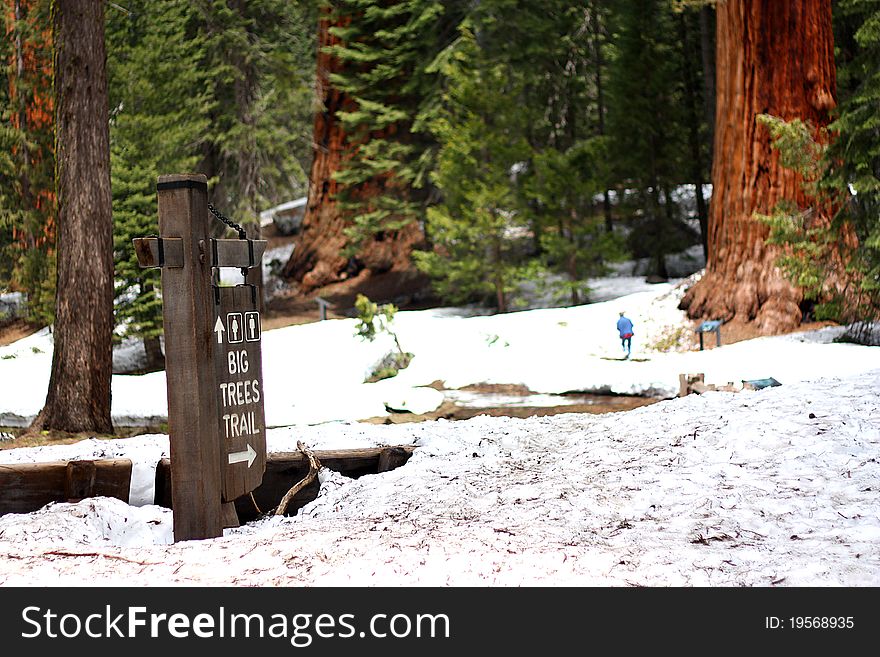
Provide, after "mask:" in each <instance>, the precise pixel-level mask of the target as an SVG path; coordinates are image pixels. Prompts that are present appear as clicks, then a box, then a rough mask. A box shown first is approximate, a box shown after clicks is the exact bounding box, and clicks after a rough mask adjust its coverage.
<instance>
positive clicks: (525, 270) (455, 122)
mask: <svg viewBox="0 0 880 657" xmlns="http://www.w3.org/2000/svg"><path fill="white" fill-rule="evenodd" d="M443 73H444V75H445V77H446V79H447V81H448V82H447V84H448V85H449V89H448V92H447V95H446V99H445V107H446V109H445V111H444V112H443V114H441V115H440V116H439V117H438V118H437V119H435V120H434V121H433V122H432V130H433V132H434V134H435V135H436V136H437V140H438V142H439V143H440V144H441V147H440V152H439V155H438V162H437V168H436V171H435V172H434V174H433V179H434V182H435V183H436V184H437V186H438V187H439V188H440V189H441V190H442V193H443V202H442V203H439V204H437V205H436V206H432V207H430V208H429V209H428V217H427V229H428V232H429V234H430V236H431V239H432V242H433V244H434V248H433V250H432V251H425V252H416V253H414V258H415V260H416V263H417V265H418V266H419V268H420V269H422V270H423V271H425V272H426V273H427V274H428V275H429V276H431V278H432V279H434V285H435V289H436V290H437V292H438V293H439V294H440V295H441V296H442V297H444V298H445V299H447V300H449V301H451V302H452V303H461V302H464V301H473V300H479V301H485V300H489V299H491V302H492V303H493V305H494V306H495V308H496V309H497V310H498V312H506V311H507V310H509V309H510V295H511V293H512V292H514V291H515V290H516V288H517V286H518V284H519V283H521V282H522V281H523V280H525V279H527V278H529V277H531V276H533V275H534V274H535V266H536V263H535V261H533V260H532V261H530V260H529V259H528V257H527V256H528V248H529V247H528V244H529V241H530V239H529V237H528V222H527V219H526V218H525V217H524V216H522V214H518V213H517V212H516V209H517V198H516V190H515V181H514V180H513V176H512V172H514V171H516V168H517V166H520V165H521V164H522V162H523V161H524V160H525V158H526V157H527V155H528V153H529V148H528V144H527V142H526V140H525V138H524V137H523V135H524V134H525V129H524V124H523V120H524V116H523V113H522V112H520V105H519V104H518V103H517V99H518V98H520V97H521V92H522V87H521V84H522V82H521V80H519V79H518V78H517V76H516V75H515V72H514V71H513V70H512V69H511V68H510V67H509V66H507V65H506V63H504V62H489V61H487V60H485V59H482V58H481V57H480V53H479V52H478V46H477V39H476V37H475V35H474V33H473V32H471V31H469V30H468V29H467V26H465V27H463V29H462V36H461V38H460V40H459V42H458V44H457V45H456V47H455V49H454V50H452V51H450V53H449V57H448V58H447V60H446V63H445V64H444V65H443Z"/></svg>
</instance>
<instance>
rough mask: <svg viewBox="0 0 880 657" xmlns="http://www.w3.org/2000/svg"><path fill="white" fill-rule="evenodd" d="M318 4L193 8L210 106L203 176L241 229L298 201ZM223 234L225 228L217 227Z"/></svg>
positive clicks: (236, 3) (228, 1) (272, 1)
mask: <svg viewBox="0 0 880 657" xmlns="http://www.w3.org/2000/svg"><path fill="white" fill-rule="evenodd" d="M316 5H317V2H316V1H314V0H308V1H306V2H297V3H291V2H289V0H248V1H247V2H245V1H244V0H206V1H205V2H200V3H196V4H195V7H196V12H197V16H198V24H197V34H198V35H199V37H200V38H201V39H202V41H203V43H204V48H203V50H202V55H201V59H199V60H197V62H196V65H197V66H199V67H200V68H201V69H202V70H203V71H205V72H206V74H207V76H208V77H207V85H208V93H209V97H210V99H211V106H210V110H209V119H210V123H209V129H208V130H207V131H206V133H205V134H204V139H203V140H202V159H201V162H200V165H199V169H200V171H201V172H202V173H205V174H206V175H207V176H208V183H209V186H210V190H211V191H210V193H211V196H210V199H211V202H212V203H213V205H214V206H216V207H217V208H218V209H219V210H221V211H222V212H223V213H224V214H226V215H227V216H229V217H232V218H234V219H235V220H236V221H237V222H238V223H242V224H244V223H254V222H257V221H258V215H259V212H260V210H262V209H265V208H266V207H268V206H271V205H275V204H278V203H281V202H283V201H288V200H290V199H291V198H295V197H297V196H301V195H302V194H303V193H304V191H305V189H306V182H307V174H306V173H305V171H306V170H307V166H308V160H309V157H310V153H311V125H312V124H311V120H312V111H313V106H312V99H313V98H314V88H313V84H314V79H313V75H314V58H315V43H316V40H315V25H316V24H317V6H316ZM218 227H220V225H219V224H218Z"/></svg>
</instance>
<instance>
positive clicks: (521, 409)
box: [361, 381, 660, 424]
mask: <svg viewBox="0 0 880 657" xmlns="http://www.w3.org/2000/svg"><path fill="white" fill-rule="evenodd" d="M426 387H429V388H433V389H435V390H439V391H440V392H443V391H444V390H446V389H447V388H445V387H444V384H443V382H442V381H434V382H432V383H431V384H429V385H428V386H426ZM458 390H463V391H467V392H477V393H485V394H504V395H519V396H523V397H527V396H529V395H534V394H536V393H535V392H533V391H532V390H529V388H528V387H527V386H524V385H522V384H519V383H474V384H470V385H466V386H462V387H461V388H458ZM563 396H571V397H573V398H577V399H578V402H575V403H571V404H559V405H557V406H488V407H487V406H479V407H469V406H461V405H459V404H457V403H455V402H454V401H450V400H448V399H447V400H446V401H444V402H443V403H442V404H441V405H440V406H439V407H438V408H437V409H435V410H433V411H431V412H429V413H397V412H392V413H389V414H388V415H387V416H385V415H383V416H377V417H371V418H366V419H364V420H361V421H362V422H366V423H368V424H403V423H406V422H424V421H430V420H438V419H444V420H468V419H470V418H472V417H477V416H478V415H489V416H492V417H519V418H525V417H532V416H538V417H542V416H546V415H558V414H560V413H593V414H599V413H615V412H618V411H628V410H631V409H633V408H639V407H640V406H647V405H649V404H654V403H656V402H658V401H660V398H657V397H640V396H635V395H599V394H589V393H571V394H570V395H563Z"/></svg>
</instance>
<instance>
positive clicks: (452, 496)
mask: <svg viewBox="0 0 880 657" xmlns="http://www.w3.org/2000/svg"><path fill="white" fill-rule="evenodd" d="M681 292H682V289H681V288H679V287H676V286H675V285H673V284H661V285H656V286H652V287H651V289H650V290H646V291H643V292H637V293H634V294H631V295H628V296H625V297H622V298H618V299H615V300H612V301H608V302H603V303H597V304H591V305H587V306H579V307H574V308H556V309H546V310H532V311H527V312H522V313H511V314H508V315H502V316H477V317H467V316H463V315H462V314H461V313H459V312H456V311H453V310H451V309H446V310H442V309H438V310H433V311H419V312H401V313H399V314H398V316H397V318H396V320H395V326H396V328H397V330H398V336H399V338H400V341H401V344H402V345H403V347H404V348H405V349H406V350H408V351H411V352H413V353H414V354H415V355H416V356H415V359H414V360H413V362H412V364H411V365H410V366H409V367H408V368H407V369H406V370H404V371H403V372H401V374H400V375H399V376H398V377H396V378H395V379H391V380H386V381H382V382H379V383H374V384H363V383H362V380H363V377H364V376H365V374H366V373H367V372H368V370H369V369H370V367H371V365H372V364H373V363H374V362H375V361H376V360H378V358H379V357H381V356H382V355H383V354H384V353H385V352H386V351H387V350H388V349H389V348H390V347H391V342H390V339H388V340H384V339H383V340H380V341H377V342H376V343H363V342H361V341H360V340H359V339H358V338H356V337H354V320H328V321H325V322H317V323H313V324H308V325H303V326H294V327H289V328H285V329H278V330H274V331H266V333H265V334H264V344H263V354H264V361H265V363H264V378H265V389H266V412H267V420H268V421H269V423H270V424H272V425H273V426H276V427H277V428H275V429H272V430H270V431H269V432H268V448H269V451H270V452H273V451H290V450H292V449H295V445H296V442H297V441H298V440H301V441H303V442H304V443H306V444H307V445H309V446H311V447H312V448H314V449H334V448H351V447H359V446H366V445H393V444H414V445H416V446H417V449H416V450H415V453H414V455H413V457H412V458H411V459H410V460H409V462H408V463H407V464H406V465H405V466H403V467H401V468H398V469H396V470H393V471H390V472H387V473H383V474H380V475H367V476H364V477H361V478H359V479H357V480H350V479H346V478H344V477H342V476H341V475H339V474H337V473H334V472H330V471H323V472H322V474H321V478H322V480H323V483H322V488H321V493H320V495H319V497H318V499H317V500H315V501H314V502H312V503H311V504H310V505H308V506H306V507H305V508H304V509H302V510H301V511H300V513H299V514H298V515H296V516H294V517H291V518H274V517H272V518H267V519H263V520H260V521H257V522H254V523H249V524H247V525H245V526H242V527H241V528H238V529H234V530H227V531H226V533H225V535H224V536H223V537H222V538H218V539H213V540H206V541H187V542H182V543H178V544H169V543H170V541H171V536H172V530H171V528H172V516H171V512H170V511H168V510H165V509H161V508H159V507H156V506H153V505H151V504H150V503H149V502H150V500H151V499H152V489H151V486H152V483H151V482H152V479H151V477H152V475H153V472H154V468H155V463H156V462H157V461H158V459H159V458H160V457H161V456H163V455H167V452H168V439H167V436H164V435H150V436H141V437H137V438H130V439H120V440H111V441H105V440H96V439H91V440H86V441H82V442H80V443H77V444H75V445H66V446H54V447H43V448H33V449H19V450H2V451H0V462H6V463H10V462H28V461H44V460H57V459H71V458H95V457H100V458H105V457H126V458H131V459H132V460H133V461H134V463H135V472H134V475H133V478H132V491H131V492H132V497H131V502H132V504H131V505H128V504H124V503H122V502H119V501H118V500H113V499H107V498H93V499H88V500H84V501H82V502H79V503H76V504H54V505H49V506H48V507H46V508H44V509H42V510H40V511H38V512H35V513H31V514H20V515H15V514H9V515H6V516H2V517H0V584H2V585H24V586H32V585H39V586H46V585H49V586H54V585H125V586H156V585H189V584H196V585H258V586H267V585H316V586H333V585H344V586H362V585H374V584H375V585H383V586H395V585H426V586H435V585H439V586H443V585H453V586H463V585H476V586H513V585H549V586H554V585H565V586H569V585H592V586H628V585H643V586H681V585H686V586H687V585H694V586H739V585H745V586H772V585H781V586H807V585H811V586H878V585H880V513H878V508H880V504H878V503H880V464H878V447H880V395H878V392H877V390H878V385H880V348H877V347H862V346H857V345H851V344H838V343H834V342H832V340H833V337H834V336H835V335H837V334H839V333H840V330H839V329H825V330H823V331H819V332H814V333H808V334H795V335H789V336H784V337H775V338H762V339H758V340H751V341H748V342H740V343H736V344H732V345H726V346H722V347H721V348H717V349H715V348H713V349H709V350H707V351H704V352H694V351H677V350H676V349H675V348H671V349H669V350H668V351H657V350H652V345H659V344H660V343H662V346H664V347H669V346H671V345H675V344H676V340H675V338H676V336H679V335H680V333H681V329H682V327H683V326H685V320H684V318H683V316H682V314H681V312H680V311H678V310H677V308H676V306H677V300H678V298H679V297H680V294H681ZM619 310H625V311H626V312H627V313H628V315H629V316H630V317H632V318H633V320H634V322H635V327H636V337H637V339H638V342H637V343H636V345H635V346H636V350H635V353H634V356H636V357H638V358H644V359H645V360H643V361H638V360H637V361H628V362H627V361H620V360H617V359H618V358H619V356H620V354H619V353H618V350H619V349H620V347H619V341H618V340H617V339H616V337H615V331H614V322H615V320H616V318H617V313H618V311H619ZM722 337H723V328H722ZM10 356H11V357H10ZM50 360H51V341H50V336H48V335H35V336H32V337H30V338H26V339H25V340H21V341H19V342H17V343H14V344H13V345H10V346H9V347H4V348H0V381H3V395H0V400H2V401H0V405H2V407H0V414H2V415H3V416H4V417H5V418H13V417H14V416H17V417H19V418H21V419H22V420H23V419H24V418H27V417H29V416H30V415H31V414H33V413H35V412H36V411H37V410H38V409H39V407H40V406H41V405H42V402H43V399H44V397H45V386H46V385H47V381H48V373H49V364H50ZM685 372H704V373H705V374H706V381H707V382H710V383H726V382H728V381H734V382H741V381H742V380H743V379H753V378H766V377H770V376H772V377H774V378H776V379H777V380H778V381H780V382H781V383H782V385H781V386H779V387H776V388H767V389H764V390H759V391H742V392H737V393H729V392H710V393H706V394H704V395H689V396H687V397H684V398H671V397H672V396H673V395H674V394H675V393H676V392H677V389H678V375H679V374H680V373H685ZM437 379H439V380H443V381H445V382H446V386H447V387H449V388H457V387H461V386H464V385H466V384H470V383H477V382H490V383H491V382H494V383H520V384H524V385H527V386H528V387H529V388H531V389H532V390H534V391H536V392H542V393H548V394H550V393H558V392H564V391H570V390H610V391H614V392H630V393H635V392H638V393H646V392H653V393H656V394H660V395H663V396H667V397H670V399H667V400H665V401H661V402H659V403H656V404H653V405H650V406H646V407H643V408H639V409H636V410H633V411H628V412H621V413H611V414H604V415H589V414H564V415H557V416H551V417H532V418H528V419H515V418H489V417H485V416H483V417H477V418H474V419H472V420H468V421H460V422H449V421H443V420H440V421H436V422H422V423H411V424H402V425H385V426H382V425H371V424H364V423H357V422H356V421H355V420H357V419H360V418H364V417H368V416H372V415H381V414H383V413H384V412H385V404H386V403H392V404H393V403H402V404H410V405H411V406H413V407H414V408H415V407H418V408H427V407H430V406H431V405H432V404H436V403H439V401H440V399H438V396H440V397H442V393H440V392H438V391H436V390H433V389H431V388H425V387H422V386H425V385H426V384H427V383H430V382H431V381H434V380H437ZM113 386H114V387H113V394H114V397H113V407H114V416H115V417H116V418H117V421H118V420H119V419H120V418H128V419H130V420H131V421H136V420H138V419H140V420H143V419H144V418H145V417H161V416H162V415H163V414H164V412H165V407H164V403H165V399H164V396H165V389H164V386H165V382H164V377H163V376H162V375H161V374H153V375H146V376H141V377H134V376H127V377H126V376H117V377H114V382H113ZM7 421H8V420H4V419H0V425H2V424H4V423H5V422H7Z"/></svg>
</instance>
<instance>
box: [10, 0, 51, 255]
mask: <svg viewBox="0 0 880 657" xmlns="http://www.w3.org/2000/svg"><path fill="white" fill-rule="evenodd" d="M36 4H37V3H35V2H33V0H11V1H10V0H7V2H6V5H7V6H6V12H5V13H6V16H5V24H6V29H5V36H6V38H8V39H10V41H11V43H12V44H13V47H12V49H11V61H10V62H9V64H10V67H9V99H10V105H11V106H12V107H14V108H15V110H14V111H13V112H11V113H10V116H9V120H10V124H11V125H12V127H14V128H16V129H19V130H21V131H23V132H24V133H25V134H26V135H27V136H28V142H29V143H30V144H32V145H35V147H33V146H29V145H25V146H23V147H22V148H21V149H20V150H19V148H18V147H14V148H13V155H14V156H15V157H16V158H17V159H18V160H19V162H20V163H21V164H20V166H19V176H20V186H21V203H22V207H23V208H25V209H27V210H31V211H32V212H33V213H34V215H35V216H38V217H40V219H39V221H38V225H35V226H23V225H14V226H13V227H12V237H13V239H14V240H15V241H16V243H17V244H18V246H19V247H20V249H21V250H22V251H25V250H30V249H42V250H44V251H46V252H47V253H51V252H52V251H53V249H54V245H55V190H54V189H53V188H51V187H49V186H47V185H46V184H45V183H47V182H48V183H51V182H52V181H51V172H52V165H53V161H52V160H53V156H54V150H53V144H52V143H51V141H52V129H53V120H54V119H53V113H54V105H53V103H54V99H53V96H52V56H51V52H52V31H51V29H49V28H47V27H41V26H40V20H41V19H42V16H40V14H39V12H38V11H37V10H36V9H37V8H36ZM22 25H26V27H24V28H22ZM23 32H24V33H25V34H24V35H23V34H22V33H23ZM40 173H42V174H43V175H42V176H41V175H39V174H40ZM47 176H48V179H47Z"/></svg>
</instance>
